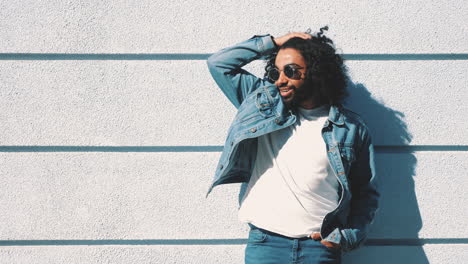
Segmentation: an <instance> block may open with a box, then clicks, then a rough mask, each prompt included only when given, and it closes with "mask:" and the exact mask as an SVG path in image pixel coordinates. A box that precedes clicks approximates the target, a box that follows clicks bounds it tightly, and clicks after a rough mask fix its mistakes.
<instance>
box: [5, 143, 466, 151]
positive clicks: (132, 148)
mask: <svg viewBox="0 0 468 264" xmlns="http://www.w3.org/2000/svg"><path fill="white" fill-rule="evenodd" d="M221 151H223V146H0V152H221ZM375 151H376V152H379V153H408V152H415V151H468V146H440V145H419V146H375Z"/></svg>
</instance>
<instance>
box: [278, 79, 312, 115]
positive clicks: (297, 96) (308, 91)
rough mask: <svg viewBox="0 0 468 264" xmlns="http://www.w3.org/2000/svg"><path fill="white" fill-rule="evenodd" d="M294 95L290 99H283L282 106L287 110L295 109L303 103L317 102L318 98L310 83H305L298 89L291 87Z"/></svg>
mask: <svg viewBox="0 0 468 264" xmlns="http://www.w3.org/2000/svg"><path fill="white" fill-rule="evenodd" d="M293 89H294V94H293V95H292V97H290V98H287V99H284V98H283V102H284V104H285V105H286V106H287V107H288V108H289V109H297V107H299V106H300V105H301V104H302V103H303V102H304V101H306V100H310V99H312V100H313V101H317V100H318V99H319V98H320V94H319V92H318V89H317V88H316V87H314V86H313V85H311V83H310V82H305V83H304V84H303V85H302V86H301V87H300V88H296V87H293Z"/></svg>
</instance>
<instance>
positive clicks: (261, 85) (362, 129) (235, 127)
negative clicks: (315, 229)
mask: <svg viewBox="0 0 468 264" xmlns="http://www.w3.org/2000/svg"><path fill="white" fill-rule="evenodd" d="M276 49H277V47H275V45H274V43H273V41H272V39H271V36H270V35H269V34H266V35H255V36H253V37H252V38H250V39H248V40H246V41H244V42H241V43H238V44H236V45H234V46H231V47H228V48H225V49H222V50H220V51H218V52H217V53H215V54H213V55H211V56H210V57H209V58H208V61H207V63H208V68H209V70H210V73H211V75H212V76H213V78H214V80H215V81H216V83H217V84H218V86H219V87H220V88H221V90H222V92H223V93H224V94H225V95H226V96H227V98H228V99H229V100H230V101H231V102H232V103H233V104H234V106H235V107H236V108H237V110H238V111H237V115H236V116H235V119H234V121H233V123H232V124H231V126H230V128H229V130H228V136H227V139H226V142H225V145H224V149H223V152H222V154H221V157H220V160H219V163H218V165H217V167H216V172H215V176H214V180H213V182H212V184H211V186H210V187H209V190H208V192H207V194H206V196H208V194H209V193H210V192H211V190H212V189H213V188H214V187H215V186H217V185H219V184H226V183H244V184H245V183H247V182H248V181H249V179H250V175H251V173H252V169H253V167H254V163H255V160H256V155H257V138H258V137H259V136H261V135H265V134H267V133H271V132H273V131H276V130H279V129H282V128H285V127H288V126H290V125H293V124H294V123H295V122H296V118H297V117H296V113H295V111H294V110H293V109H288V108H287V107H286V106H285V104H284V103H283V101H282V99H281V95H280V94H279V91H278V89H277V87H276V86H275V85H274V84H273V83H271V82H270V81H268V79H267V78H263V79H261V78H258V77H256V76H254V75H252V74H251V73H249V72H247V71H246V70H244V69H242V66H244V65H246V64H247V63H249V62H251V61H253V60H256V59H264V58H265V56H266V55H269V54H271V53H272V52H274V51H275V50H276ZM322 137H323V140H324V141H325V143H326V147H327V155H328V159H329V161H330V165H331V167H332V169H333V171H334V172H335V176H337V178H338V182H339V189H338V193H339V197H340V198H339V202H338V206H337V207H336V209H335V210H333V211H331V212H329V213H328V214H327V215H326V216H325V217H324V219H323V222H322V227H321V230H320V234H321V236H322V238H323V239H324V240H326V241H330V242H333V243H338V244H340V246H341V248H342V250H343V251H349V250H352V249H355V248H357V247H359V246H361V245H362V244H363V242H364V241H365V239H366V237H367V234H368V231H369V226H370V224H371V223H372V222H373V219H374V215H375V213H376V211H377V209H378V199H379V192H378V190H377V186H376V175H375V166H374V149H373V145H372V142H371V138H370V134H369V131H368V128H367V127H366V125H365V123H364V122H363V121H362V119H361V118H360V117H359V116H358V114H356V113H354V112H351V111H350V110H347V109H345V108H344V107H343V106H342V105H331V106H330V111H329V116H328V120H327V121H326V122H325V124H324V125H323V128H322ZM298 155H301V153H298Z"/></svg>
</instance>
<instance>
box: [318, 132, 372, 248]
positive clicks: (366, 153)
mask: <svg viewBox="0 0 468 264" xmlns="http://www.w3.org/2000/svg"><path fill="white" fill-rule="evenodd" d="M374 164H375V163H374V147H373V145H372V142H371V137H370V135H369V134H368V133H367V131H366V132H365V133H364V136H363V139H362V145H361V149H360V151H359V153H358V156H357V160H356V162H354V163H353V165H352V167H351V170H350V176H349V179H350V188H351V194H352V198H351V208H350V211H349V215H348V219H347V224H346V226H345V227H344V228H342V229H339V228H336V229H335V230H334V231H333V232H332V233H331V234H330V235H328V236H327V237H326V238H324V239H325V240H328V241H332V242H335V243H340V245H341V248H342V249H343V251H350V250H353V249H356V248H358V247H360V246H362V245H363V244H364V242H365V240H366V238H367V235H368V233H369V228H370V225H371V224H372V222H373V221H374V216H375V213H376V212H377V210H378V202H379V197H380V194H379V191H378V188H377V183H376V173H375V165H374Z"/></svg>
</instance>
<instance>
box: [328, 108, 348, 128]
mask: <svg viewBox="0 0 468 264" xmlns="http://www.w3.org/2000/svg"><path fill="white" fill-rule="evenodd" d="M328 120H329V121H330V122H332V123H334V124H335V125H338V126H342V125H344V117H343V106H342V105H331V106H330V112H329V114H328ZM325 126H328V122H326V123H325Z"/></svg>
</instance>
